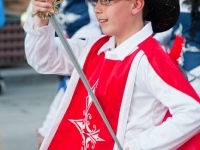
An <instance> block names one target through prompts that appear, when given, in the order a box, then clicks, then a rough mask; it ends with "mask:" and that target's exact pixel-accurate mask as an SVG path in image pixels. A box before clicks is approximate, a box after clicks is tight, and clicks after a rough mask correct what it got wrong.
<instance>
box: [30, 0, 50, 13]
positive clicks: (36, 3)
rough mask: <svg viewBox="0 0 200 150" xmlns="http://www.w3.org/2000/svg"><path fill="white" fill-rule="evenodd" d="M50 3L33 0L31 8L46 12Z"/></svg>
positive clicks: (35, 10)
mask: <svg viewBox="0 0 200 150" xmlns="http://www.w3.org/2000/svg"><path fill="white" fill-rule="evenodd" d="M51 7H52V5H51V4H50V3H46V1H44V0H33V10H34V12H35V13H36V12H48V11H50V9H51Z"/></svg>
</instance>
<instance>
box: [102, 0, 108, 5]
mask: <svg viewBox="0 0 200 150" xmlns="http://www.w3.org/2000/svg"><path fill="white" fill-rule="evenodd" d="M100 2H101V4H102V5H106V4H109V3H110V0H100Z"/></svg>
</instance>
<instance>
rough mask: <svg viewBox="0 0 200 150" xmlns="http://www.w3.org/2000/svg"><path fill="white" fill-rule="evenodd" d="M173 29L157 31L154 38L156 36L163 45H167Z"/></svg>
mask: <svg viewBox="0 0 200 150" xmlns="http://www.w3.org/2000/svg"><path fill="white" fill-rule="evenodd" d="M172 31H173V29H172V28H171V29H169V30H167V31H165V32H161V33H156V34H155V35H154V36H153V38H155V39H156V40H157V41H158V42H159V43H160V44H161V45H167V44H168V43H169V41H170V38H171V34H172Z"/></svg>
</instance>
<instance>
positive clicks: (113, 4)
mask: <svg viewBox="0 0 200 150" xmlns="http://www.w3.org/2000/svg"><path fill="white" fill-rule="evenodd" d="M136 1H137V0H114V1H110V3H109V4H106V5H102V4H101V3H100V2H99V1H98V2H97V5H96V6H95V8H94V11H95V14H96V17H97V19H98V21H99V24H100V26H101V28H102V31H103V33H104V34H106V35H110V36H117V35H121V34H127V33H128V32H129V30H130V28H133V24H134V23H133V22H134V21H135V20H134V12H133V8H134V7H135V6H134V5H135V3H136ZM122 36H123V35H122Z"/></svg>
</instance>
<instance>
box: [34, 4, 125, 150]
mask: <svg viewBox="0 0 200 150" xmlns="http://www.w3.org/2000/svg"><path fill="white" fill-rule="evenodd" d="M59 3H62V0H60V1H57V0H53V3H52V6H53V7H52V10H51V11H50V12H47V13H43V12H38V13H35V14H33V15H32V17H34V16H35V15H39V16H40V17H42V18H43V19H46V18H47V17H49V20H50V22H51V24H52V25H53V27H54V29H55V31H56V33H57V34H58V37H59V38H60V40H61V42H62V44H63V46H64V48H65V50H66V51H67V54H68V55H69V57H70V59H71V61H72V63H73V65H74V68H75V69H76V71H77V72H78V74H79V76H80V78H81V80H82V82H83V84H84V86H85V88H86V89H87V91H88V93H89V95H90V96H91V98H92V101H93V102H94V104H95V106H96V108H97V110H98V112H99V114H100V116H101V118H102V119H103V121H104V123H105V125H106V127H107V128H108V130H109V132H110V134H111V136H112V138H113V139H114V141H115V143H116V144H117V146H118V148H119V149H120V150H123V149H122V146H121V145H120V143H119V141H118V139H117V137H116V135H115V133H114V131H113V129H112V127H111V125H110V123H109V122H108V119H107V118H106V115H105V114H104V112H103V110H102V108H101V106H100V104H99V102H98V100H97V98H96V96H95V95H94V93H93V91H92V88H91V86H90V84H89V82H88V81H87V78H86V77H85V74H84V73H83V71H82V69H81V67H80V64H79V63H78V61H77V59H76V57H75V55H74V53H73V51H72V49H71V47H70V45H69V43H68V41H67V40H66V38H65V35H64V34H63V31H62V29H61V27H60V25H59V23H58V21H57V19H56V18H55V15H54V14H55V13H58V10H57V9H56V6H57V5H58V4H59Z"/></svg>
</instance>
